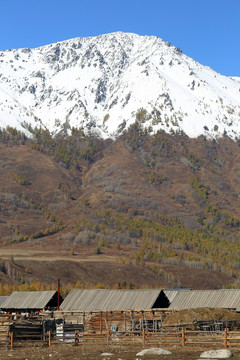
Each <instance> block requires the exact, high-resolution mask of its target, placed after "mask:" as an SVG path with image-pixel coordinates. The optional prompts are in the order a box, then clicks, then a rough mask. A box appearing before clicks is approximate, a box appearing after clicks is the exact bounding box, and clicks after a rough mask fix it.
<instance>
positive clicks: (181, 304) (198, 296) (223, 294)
mask: <svg viewBox="0 0 240 360" xmlns="http://www.w3.org/2000/svg"><path fill="white" fill-rule="evenodd" d="M164 293H165V295H166V296H167V297H168V299H169V303H170V305H169V308H171V309H173V310H184V309H193V308H223V309H233V310H236V311H240V289H219V290H176V291H173V292H171V291H170V290H164Z"/></svg>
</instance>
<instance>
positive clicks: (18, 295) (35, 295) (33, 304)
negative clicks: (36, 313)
mask: <svg viewBox="0 0 240 360" xmlns="http://www.w3.org/2000/svg"><path fill="white" fill-rule="evenodd" d="M55 294H56V291H55V290H52V291H13V292H12V294H11V295H10V296H8V297H7V299H6V301H5V302H4V304H3V305H2V306H1V308H2V309H43V308H44V307H45V306H46V305H47V304H48V303H49V301H50V300H51V299H52V297H53V296H54V295H55Z"/></svg>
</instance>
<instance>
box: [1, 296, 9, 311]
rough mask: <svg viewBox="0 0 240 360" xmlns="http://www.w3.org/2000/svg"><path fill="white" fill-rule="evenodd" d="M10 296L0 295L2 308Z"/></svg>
mask: <svg viewBox="0 0 240 360" xmlns="http://www.w3.org/2000/svg"><path fill="white" fill-rule="evenodd" d="M8 297H9V296H0V309H2V305H3V304H4V303H5V301H6V300H7V299H8Z"/></svg>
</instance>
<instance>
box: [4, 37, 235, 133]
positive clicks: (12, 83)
mask: <svg viewBox="0 0 240 360" xmlns="http://www.w3.org/2000/svg"><path fill="white" fill-rule="evenodd" d="M0 81H1V85H0V126H1V127H3V128H4V127H6V126H7V125H10V126H12V127H16V128H17V129H19V130H24V131H25V132H26V133H27V134H29V132H28V130H29V129H30V128H31V127H32V128H34V127H35V126H37V127H40V126H41V127H43V128H47V129H49V130H50V131H51V133H52V134H57V133H58V132H60V131H61V130H63V129H69V128H71V127H76V128H83V130H84V131H85V132H86V133H87V132H93V133H97V134H98V135H99V136H100V137H102V138H108V137H112V138H116V137H117V136H119V135H121V134H122V132H123V131H124V129H127V128H128V127H129V126H130V125H131V124H133V123H134V122H135V121H136V120H137V121H138V122H141V123H142V124H143V126H144V127H146V128H148V129H151V132H152V133H156V132H157V131H158V130H159V129H162V130H164V131H166V132H168V133H177V132H181V131H183V132H185V133H186V134H187V135H188V136H190V137H197V136H200V135H204V136H206V137H208V138H218V137H221V136H223V135H224V134H225V135H228V136H229V137H231V138H233V139H235V138H238V137H239V126H238V122H239V119H240V100H239V91H240V86H239V80H238V79H237V78H231V77H226V76H223V75H220V74H218V73H216V72H214V70H212V69H211V68H209V67H206V66H203V65H201V64H199V63H197V62H196V61H195V60H193V59H191V58H189V57H187V56H186V55H184V54H183V53H182V51H181V50H180V49H179V48H176V47H174V46H172V45H171V44H170V43H168V42H166V41H163V40H162V39H160V38H158V37H156V36H139V35H136V34H132V33H123V32H117V33H111V34H105V35H100V36H97V37H89V38H88V37H86V38H74V39H70V40H65V41H62V42H57V43H53V44H49V45H45V46H41V47H39V48H35V49H27V48H26V49H24V48H23V49H15V50H5V51H1V52H0Z"/></svg>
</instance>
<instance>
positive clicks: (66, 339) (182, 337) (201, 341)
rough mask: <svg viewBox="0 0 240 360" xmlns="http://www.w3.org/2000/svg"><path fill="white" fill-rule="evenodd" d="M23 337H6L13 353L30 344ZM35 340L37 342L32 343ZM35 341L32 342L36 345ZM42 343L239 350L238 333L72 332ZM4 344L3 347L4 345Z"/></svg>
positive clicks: (47, 336) (52, 335)
mask: <svg viewBox="0 0 240 360" xmlns="http://www.w3.org/2000/svg"><path fill="white" fill-rule="evenodd" d="M29 335H30V334H26V337H25V338H24V336H22V337H21V338H20V339H19V338H16V339H14V333H12V332H10V333H9V334H8V336H7V343H8V346H9V347H10V348H11V349H13V347H14V345H15V344H16V343H19V341H20V343H22V341H23V340H24V339H25V340H28V342H29V341H32V340H31V337H32V336H29ZM35 340H36V339H35ZM35 340H34V341H35ZM39 340H41V341H42V342H43V343H44V344H45V345H46V346H49V347H50V346H51V345H52V344H53V343H59V342H62V343H72V344H74V345H76V346H77V345H78V346H81V345H85V344H91V345H97V344H98V345H114V344H118V345H120V344H134V345H137V344H139V345H142V347H143V348H145V347H146V346H151V345H155V346H156V345H158V346H159V345H165V346H167V345H169V346H171V345H177V346H180V347H185V346H193V345H198V346H201V345H213V346H223V347H224V348H228V347H233V346H238V347H239V346H240V331H229V330H228V329H225V330H224V331H214V332H213V331H199V330H198V331H195V330H186V329H182V330H179V331H175V332H158V333H157V332H147V331H146V330H142V331H125V332H121V333H120V332H118V331H110V330H108V331H106V332H101V333H85V332H80V331H78V330H75V333H67V334H61V335H59V334H57V333H56V332H55V333H53V332H51V331H49V332H48V333H46V334H45V336H44V337H42V338H41V339H39ZM5 344H6V343H5Z"/></svg>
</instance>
